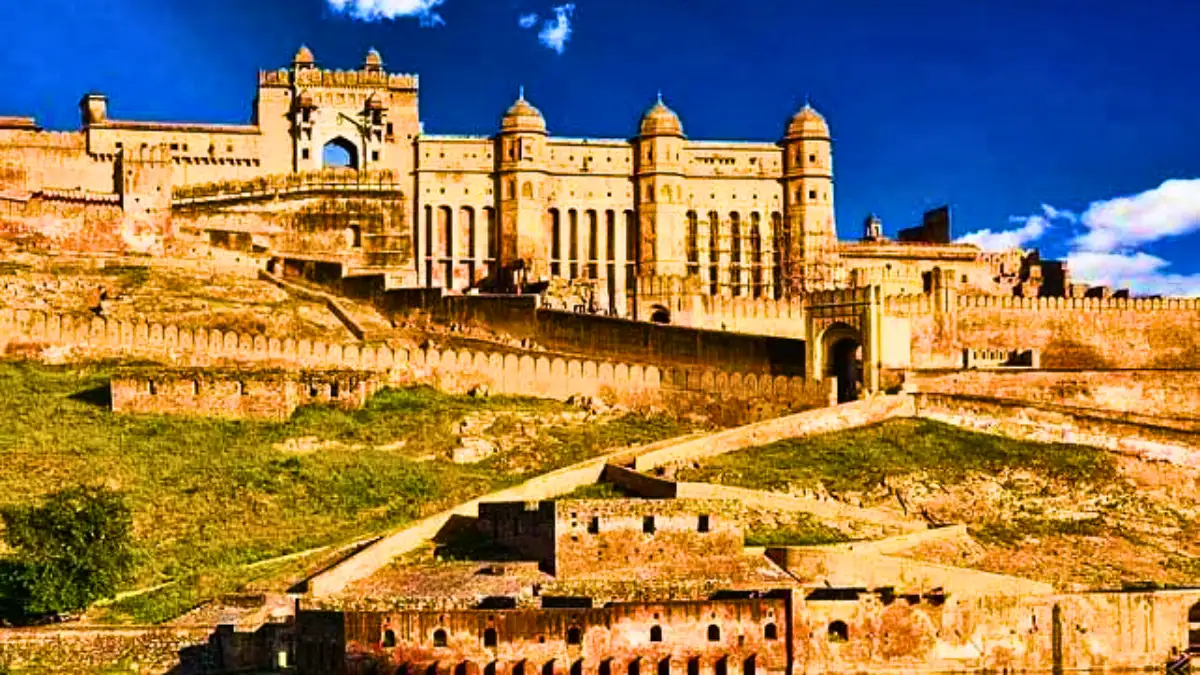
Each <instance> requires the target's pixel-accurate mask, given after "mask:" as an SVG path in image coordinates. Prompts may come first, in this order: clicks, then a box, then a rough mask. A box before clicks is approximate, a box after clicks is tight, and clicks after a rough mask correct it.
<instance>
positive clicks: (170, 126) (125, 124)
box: [88, 120, 262, 135]
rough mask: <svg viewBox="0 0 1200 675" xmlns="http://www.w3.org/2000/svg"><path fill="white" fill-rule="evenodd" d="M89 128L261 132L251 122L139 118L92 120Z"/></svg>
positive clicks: (177, 131)
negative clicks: (141, 119) (227, 122)
mask: <svg viewBox="0 0 1200 675" xmlns="http://www.w3.org/2000/svg"><path fill="white" fill-rule="evenodd" d="M88 128H89V129H115V130H118V131H162V132H167V133H183V134H242V135H257V134H259V133H262V132H261V131H260V130H259V128H258V127H257V126H254V125H252V124H205V123H201V122H143V121H140V120H104V121H103V122H92V123H91V124H89V125H88Z"/></svg>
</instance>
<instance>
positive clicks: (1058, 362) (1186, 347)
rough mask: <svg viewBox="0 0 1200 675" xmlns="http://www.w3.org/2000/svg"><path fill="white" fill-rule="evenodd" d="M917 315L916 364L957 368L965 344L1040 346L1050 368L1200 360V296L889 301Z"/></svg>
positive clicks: (1177, 364) (894, 310)
mask: <svg viewBox="0 0 1200 675" xmlns="http://www.w3.org/2000/svg"><path fill="white" fill-rule="evenodd" d="M884 311H885V313H886V314H888V315H893V316H908V317H910V318H911V320H912V326H913V329H912V350H913V365H914V367H917V368H955V367H959V366H960V365H961V363H962V349H963V348H971V349H1003V350H1011V349H1037V350H1039V352H1040V355H1041V365H1042V367H1045V368H1071V369H1085V370H1102V369H1112V368H1197V367H1200V332H1198V331H1197V330H1196V329H1197V327H1198V326H1200V300H1196V299H1188V298H1165V299H1120V298H1017V297H983V296H979V297H975V296H970V297H968V296H956V295H953V294H949V295H947V296H946V297H942V296H938V295H916V296H903V297H892V298H888V299H887V300H886V301H885V307H884Z"/></svg>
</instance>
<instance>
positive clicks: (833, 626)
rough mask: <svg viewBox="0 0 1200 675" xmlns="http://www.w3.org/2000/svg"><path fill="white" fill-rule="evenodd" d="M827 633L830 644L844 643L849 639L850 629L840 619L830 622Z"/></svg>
mask: <svg viewBox="0 0 1200 675" xmlns="http://www.w3.org/2000/svg"><path fill="white" fill-rule="evenodd" d="M827 632H828V635H829V641H830V642H845V641H847V640H849V639H850V627H849V626H847V625H846V622H845V621H842V620H841V619H838V620H837V621H833V622H831V623H830V624H829V630H828V631H827Z"/></svg>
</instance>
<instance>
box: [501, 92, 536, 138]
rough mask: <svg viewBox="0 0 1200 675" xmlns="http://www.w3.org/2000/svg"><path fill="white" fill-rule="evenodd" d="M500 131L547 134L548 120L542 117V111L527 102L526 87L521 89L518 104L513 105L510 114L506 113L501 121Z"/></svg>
mask: <svg viewBox="0 0 1200 675" xmlns="http://www.w3.org/2000/svg"><path fill="white" fill-rule="evenodd" d="M500 129H501V131H529V132H534V133H539V134H544V133H546V118H544V117H542V113H541V111H540V110H538V109H537V108H535V107H533V106H532V105H531V104H530V103H529V101H526V100H525V87H521V93H520V95H519V96H518V97H517V102H516V103H513V104H512V107H511V108H509V109H508V112H506V113H504V118H503V119H502V120H501V121H500Z"/></svg>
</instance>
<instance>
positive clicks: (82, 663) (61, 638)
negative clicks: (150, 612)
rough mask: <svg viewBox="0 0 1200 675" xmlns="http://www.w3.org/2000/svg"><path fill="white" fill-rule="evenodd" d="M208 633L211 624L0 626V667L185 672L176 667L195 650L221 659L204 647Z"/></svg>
mask: <svg viewBox="0 0 1200 675" xmlns="http://www.w3.org/2000/svg"><path fill="white" fill-rule="evenodd" d="M211 632H212V628H211V627H207V628H170V627H155V628H97V627H82V626H69V627H61V628H28V629H14V628H0V670H3V669H5V668H11V669H13V671H14V672H22V673H24V672H30V673H77V674H89V673H101V672H113V671H112V670H109V669H111V668H114V667H122V666H123V669H124V670H125V671H126V672H138V673H147V674H159V673H161V674H165V673H178V672H187V671H180V670H179V666H180V663H181V661H184V660H192V658H196V657H201V654H199V653H198V652H208V653H207V654H206V655H204V657H203V658H205V660H207V661H209V662H210V663H212V664H213V665H217V664H219V663H220V654H219V653H217V652H213V651H212V650H211V649H210V648H209V636H210V634H211ZM189 657H191V658H189ZM191 665H192V666H193V667H195V666H198V665H199V663H192V664H191ZM133 667H136V668H137V670H136V671H134V670H132V668H133ZM191 672H197V671H196V670H192V671H191Z"/></svg>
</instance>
